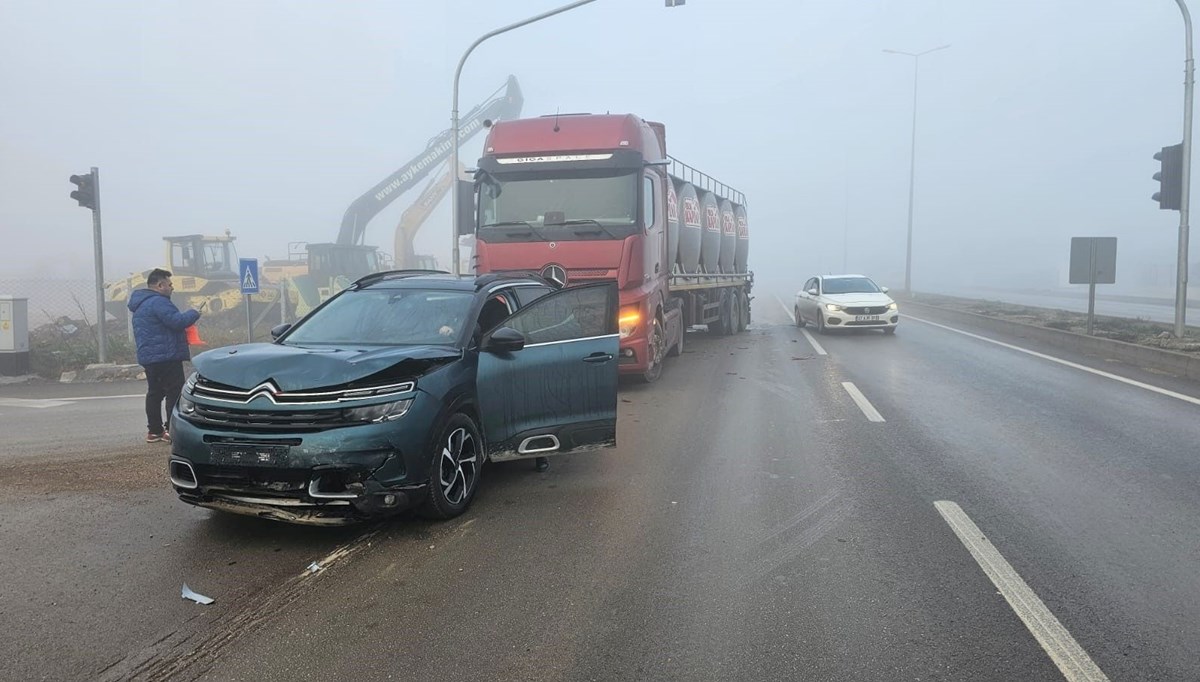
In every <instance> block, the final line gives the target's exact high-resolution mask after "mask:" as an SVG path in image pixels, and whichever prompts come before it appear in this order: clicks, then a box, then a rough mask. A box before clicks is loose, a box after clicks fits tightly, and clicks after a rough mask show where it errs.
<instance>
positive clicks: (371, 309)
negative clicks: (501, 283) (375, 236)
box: [283, 288, 473, 346]
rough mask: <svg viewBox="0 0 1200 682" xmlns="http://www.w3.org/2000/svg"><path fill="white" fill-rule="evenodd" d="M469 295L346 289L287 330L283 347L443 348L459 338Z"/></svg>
mask: <svg viewBox="0 0 1200 682" xmlns="http://www.w3.org/2000/svg"><path fill="white" fill-rule="evenodd" d="M472 299H473V295H472V294H471V293H469V292H463V291H444V290H436V289H386V288H384V289H381V288H371V289H361V290H350V291H346V292H344V293H343V294H341V295H340V296H338V297H337V298H335V299H333V300H332V301H330V302H329V303H328V305H326V306H325V307H323V308H321V309H320V310H318V311H316V312H315V313H314V314H313V315H312V317H309V318H308V319H306V320H304V322H303V323H302V324H300V325H299V326H297V327H296V328H295V329H293V330H292V332H291V333H290V334H288V335H287V337H286V338H285V339H284V341H283V343H285V344H286V345H291V346H310V345H332V344H336V345H345V344H353V345H367V346H403V345H427V344H435V345H447V344H453V343H454V342H455V341H456V340H457V339H458V337H459V333H458V332H459V330H461V329H462V324H463V320H465V319H466V318H467V314H468V313H469V312H470V308H471V301H472Z"/></svg>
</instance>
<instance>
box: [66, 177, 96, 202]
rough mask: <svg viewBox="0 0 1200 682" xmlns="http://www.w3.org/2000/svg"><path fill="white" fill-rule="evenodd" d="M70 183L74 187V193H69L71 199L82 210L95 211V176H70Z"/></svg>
mask: <svg viewBox="0 0 1200 682" xmlns="http://www.w3.org/2000/svg"><path fill="white" fill-rule="evenodd" d="M71 182H72V183H74V184H75V186H76V189H75V191H74V192H71V198H72V199H74V200H75V201H78V202H79V205H80V206H82V207H84V208H90V209H92V210H93V211H94V210H96V176H95V175H92V174H91V173H88V174H87V175H72V176H71Z"/></svg>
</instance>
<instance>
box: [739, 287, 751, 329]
mask: <svg viewBox="0 0 1200 682" xmlns="http://www.w3.org/2000/svg"><path fill="white" fill-rule="evenodd" d="M737 302H738V318H737V319H738V328H737V330H738V333H739V334H741V333H742V332H744V331H746V327H749V326H750V301H748V300H747V299H746V296H745V295H744V294H742V293H741V292H738V293H737Z"/></svg>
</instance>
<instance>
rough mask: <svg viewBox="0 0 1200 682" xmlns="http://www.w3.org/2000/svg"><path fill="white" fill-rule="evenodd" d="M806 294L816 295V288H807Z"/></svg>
mask: <svg viewBox="0 0 1200 682" xmlns="http://www.w3.org/2000/svg"><path fill="white" fill-rule="evenodd" d="M808 295H809V296H817V295H818V294H817V290H816V289H809V290H808Z"/></svg>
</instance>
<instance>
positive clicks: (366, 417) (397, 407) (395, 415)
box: [345, 398, 413, 423]
mask: <svg viewBox="0 0 1200 682" xmlns="http://www.w3.org/2000/svg"><path fill="white" fill-rule="evenodd" d="M412 402H413V401H412V398H408V399H407V400H397V401H395V402H390V403H380V404H378V405H367V406H366V407H351V408H350V409H348V410H346V412H345V416H346V421H352V422H372V423H380V422H390V421H392V420H393V419H399V418H401V417H403V416H404V415H405V414H407V413H408V408H409V407H411V406H412Z"/></svg>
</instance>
